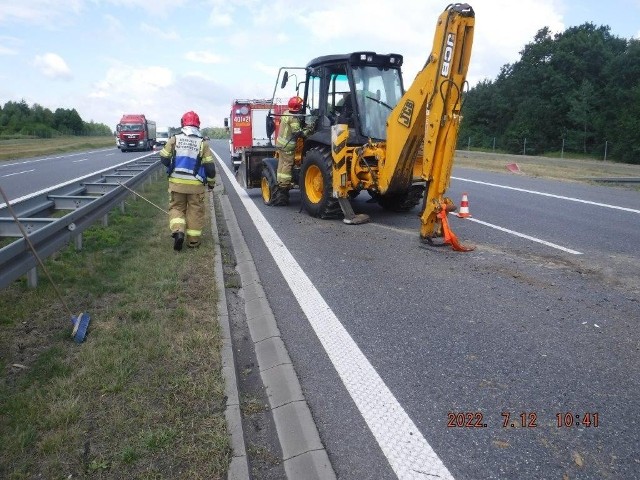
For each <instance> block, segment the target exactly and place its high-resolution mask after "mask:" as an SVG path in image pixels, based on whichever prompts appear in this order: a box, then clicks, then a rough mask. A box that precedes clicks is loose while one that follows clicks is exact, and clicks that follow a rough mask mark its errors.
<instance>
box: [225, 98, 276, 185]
mask: <svg viewBox="0 0 640 480" xmlns="http://www.w3.org/2000/svg"><path fill="white" fill-rule="evenodd" d="M276 102H277V101H276ZM286 109H287V105H286V102H285V103H284V104H280V103H273V102H272V101H271V100H240V99H236V100H234V101H233V102H232V104H231V114H230V116H229V118H225V119H224V126H225V128H227V130H228V131H229V135H230V139H229V151H230V154H231V161H232V163H233V169H234V171H235V172H236V177H237V178H238V180H239V181H241V184H244V186H247V185H246V179H248V178H258V179H259V178H260V170H261V162H262V159H263V158H270V157H274V155H275V151H276V148H275V136H276V135H277V134H278V130H277V127H278V125H279V123H280V121H279V120H280V114H282V113H283V112H284V111H285V110H286ZM269 112H271V114H272V116H273V118H274V120H275V123H276V131H275V133H274V134H273V135H272V136H271V137H269V136H268V135H267V115H268V114H269ZM241 166H242V167H243V168H242V169H241V168H240V167H241ZM239 170H240V171H239ZM240 177H242V178H240Z"/></svg>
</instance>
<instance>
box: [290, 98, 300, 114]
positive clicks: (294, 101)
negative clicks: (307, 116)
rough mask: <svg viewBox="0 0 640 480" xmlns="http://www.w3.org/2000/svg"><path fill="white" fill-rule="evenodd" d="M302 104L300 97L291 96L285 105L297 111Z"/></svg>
mask: <svg viewBox="0 0 640 480" xmlns="http://www.w3.org/2000/svg"><path fill="white" fill-rule="evenodd" d="M302 104H303V100H302V99H301V98H300V97H291V98H290V99H289V104H288V105H287V106H288V107H289V110H291V111H292V112H299V111H300V110H302Z"/></svg>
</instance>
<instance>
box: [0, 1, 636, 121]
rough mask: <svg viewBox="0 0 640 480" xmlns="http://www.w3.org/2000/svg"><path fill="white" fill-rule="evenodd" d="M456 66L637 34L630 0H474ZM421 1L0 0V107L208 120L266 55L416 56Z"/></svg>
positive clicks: (410, 72) (492, 65) (407, 68)
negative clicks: (572, 33) (588, 34)
mask: <svg viewBox="0 0 640 480" xmlns="http://www.w3.org/2000/svg"><path fill="white" fill-rule="evenodd" d="M469 4H470V5H471V6H472V7H473V9H474V10H475V13H476V24H475V36H474V44H473V53H472V57H471V65H470V69H469V72H468V76H467V79H468V80H469V82H470V83H471V85H474V84H475V83H477V82H478V81H479V80H482V79H485V78H487V79H492V80H493V79H495V78H496V76H497V75H498V73H499V71H500V68H501V67H502V66H503V65H505V64H507V63H513V62H515V61H517V60H518V59H519V53H518V52H520V51H521V50H522V48H523V46H524V45H525V44H527V43H530V42H531V41H532V40H533V37H534V35H535V33H536V32H537V31H538V30H539V29H540V28H543V27H545V26H548V27H549V28H550V29H551V31H552V32H554V33H555V32H561V31H564V30H565V29H566V28H568V27H571V26H578V25H581V24H583V23H585V22H592V23H594V24H595V25H596V26H600V25H608V26H609V27H610V28H611V33H612V34H613V35H615V36H618V37H622V38H627V39H629V38H632V37H640V20H638V19H640V0H611V1H608V2H607V1H602V0H517V1H511V0H477V1H472V2H469ZM447 5H448V2H446V1H442V2H435V1H432V0H392V1H391V0H322V1H317V0H316V1H307V0H295V1H292V0H271V1H269V2H265V1H260V0H225V1H222V0H190V1H186V0H57V1H56V0H0V106H2V105H4V104H5V103H6V102H7V101H9V100H12V101H20V100H22V99H24V100H25V101H26V102H27V103H28V104H29V105H33V104H34V103H38V104H40V105H42V106H44V107H47V108H50V109H51V110H55V109H56V108H58V107H62V108H75V109H76V110H77V111H78V113H79V114H80V116H81V117H82V119H83V120H85V121H91V120H93V121H94V122H98V123H104V124H106V125H108V126H110V127H111V128H112V129H115V124H116V123H117V122H118V120H119V118H120V116H121V115H122V114H123V113H144V114H146V115H147V116H148V117H149V118H151V119H153V120H155V121H156V122H157V124H158V125H159V126H161V125H170V126H176V125H179V122H180V117H181V115H182V114H183V113H184V112H185V111H188V110H195V111H196V112H197V113H198V114H199V115H200V118H201V120H202V126H203V127H206V126H208V127H220V126H222V125H223V118H224V117H225V116H228V111H229V107H230V103H231V100H232V99H233V98H270V97H271V94H272V92H273V89H274V85H275V78H276V75H277V71H278V68H279V67H280V66H304V65H305V64H306V63H307V62H308V61H309V60H311V59H312V58H315V57H318V56H321V55H328V54H337V53H348V52H352V51H357V50H368V51H372V50H373V51H377V52H379V53H400V54H402V55H403V56H404V67H403V72H404V78H405V85H407V86H408V85H409V84H410V82H411V81H412V80H413V78H414V77H415V75H416V73H417V72H418V70H419V69H420V68H421V67H422V65H423V64H424V62H425V60H426V59H427V56H428V55H429V52H430V51H431V47H432V43H433V32H434V29H435V23H436V20H437V17H438V16H439V15H440V13H442V11H443V10H444V9H445V7H446V6H447Z"/></svg>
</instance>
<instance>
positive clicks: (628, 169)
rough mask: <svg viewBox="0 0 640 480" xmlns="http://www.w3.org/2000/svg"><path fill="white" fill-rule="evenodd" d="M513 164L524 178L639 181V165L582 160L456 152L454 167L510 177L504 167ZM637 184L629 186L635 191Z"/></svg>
mask: <svg viewBox="0 0 640 480" xmlns="http://www.w3.org/2000/svg"><path fill="white" fill-rule="evenodd" d="M511 163H516V164H517V165H518V167H519V168H520V171H521V173H522V174H524V175H528V176H533V177H543V178H555V179H559V180H571V181H581V182H590V181H592V180H590V179H591V178H593V177H640V164H630V163H616V162H609V161H606V162H605V161H600V160H590V159H583V158H553V157H532V156H526V155H508V154H495V153H487V152H476V151H466V150H457V151H456V156H455V165H456V166H459V167H470V168H476V169H481V170H490V171H494V172H503V173H509V170H508V169H507V165H508V164H511ZM637 185H638V184H628V185H626V186H628V187H630V188H636V189H637V188H638V187H637Z"/></svg>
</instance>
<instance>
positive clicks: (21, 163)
mask: <svg viewBox="0 0 640 480" xmlns="http://www.w3.org/2000/svg"><path fill="white" fill-rule="evenodd" d="M108 150H110V149H108ZM108 150H107V149H102V150H91V152H89V153H100V152H106V151H108ZM86 154H87V152H86V151H85V152H80V153H70V154H68V155H58V156H57V157H44V158H36V159H35V160H23V161H21V162H11V163H7V162H0V168H5V167H12V166H14V165H28V164H30V163H38V162H46V161H47V160H57V159H60V158H67V157H75V156H77V155H86Z"/></svg>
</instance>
